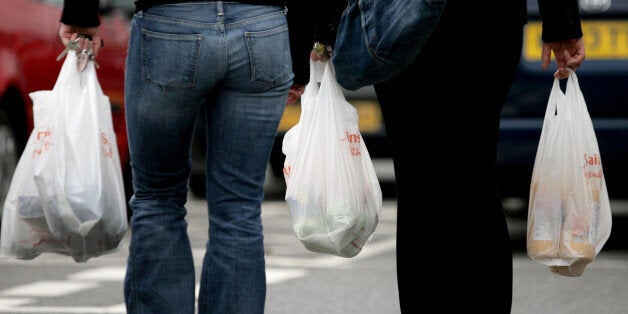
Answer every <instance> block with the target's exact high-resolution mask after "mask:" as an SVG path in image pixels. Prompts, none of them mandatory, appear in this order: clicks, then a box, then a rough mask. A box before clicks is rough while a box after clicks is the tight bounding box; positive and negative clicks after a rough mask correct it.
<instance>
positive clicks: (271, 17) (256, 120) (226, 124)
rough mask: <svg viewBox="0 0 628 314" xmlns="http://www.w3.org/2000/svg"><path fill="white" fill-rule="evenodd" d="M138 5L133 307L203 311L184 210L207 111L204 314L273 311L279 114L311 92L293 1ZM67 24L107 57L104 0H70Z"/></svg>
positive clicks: (132, 52)
mask: <svg viewBox="0 0 628 314" xmlns="http://www.w3.org/2000/svg"><path fill="white" fill-rule="evenodd" d="M135 4H136V11H135V14H134V16H133V18H132V21H131V28H130V39H129V46H128V56H127V59H126V73H125V108H126V109H125V110H126V123H127V130H128V139H129V149H130V157H131V166H132V176H133V190H134V194H133V196H132V197H131V199H130V202H129V203H130V207H131V209H132V216H131V218H130V226H131V242H130V248H129V256H128V265H127V271H126V278H125V282H124V295H125V302H126V306H127V311H128V313H168V314H171V313H177V314H186V313H190V314H192V313H194V312H195V268H194V263H193V257H192V250H191V247H190V241H189V238H188V234H187V223H186V220H185V216H186V209H185V207H184V205H185V204H186V201H187V196H188V177H189V175H190V164H191V143H192V136H193V131H194V124H195V121H196V118H197V116H198V115H199V113H200V112H205V113H206V119H205V120H206V121H207V124H206V130H207V152H206V153H207V155H206V160H207V164H206V177H207V206H208V212H209V214H208V217H209V231H208V238H209V239H208V241H207V245H206V253H205V256H204V259H203V264H202V273H201V276H200V278H201V282H200V292H199V295H198V305H197V306H198V312H199V313H242V314H255V313H263V312H264V304H265V297H266V277H265V260H264V246H263V234H262V223H261V203H262V200H263V196H264V191H263V186H264V181H265V175H266V170H267V166H268V161H269V158H270V152H271V148H272V145H273V143H274V141H275V137H276V134H277V128H278V125H279V120H280V119H281V117H282V114H283V111H284V108H285V106H286V103H287V102H293V101H295V100H296V99H295V97H297V98H298V95H300V92H301V91H300V90H299V88H295V87H293V78H294V76H295V74H294V73H293V68H292V59H291V48H290V41H289V32H288V24H287V16H286V15H287V12H288V10H287V7H286V5H287V3H286V1H284V0H235V1H229V2H226V1H225V2H223V1H190V0H188V1H177V0H139V1H136V2H135ZM61 23H62V24H61V27H60V29H59V35H60V37H61V40H62V42H63V43H64V44H67V43H68V42H69V40H71V39H72V38H75V37H76V36H77V34H89V35H92V40H93V43H96V45H95V47H94V50H95V54H98V50H100V51H101V52H100V53H102V49H101V48H100V46H99V45H98V42H100V39H101V34H100V32H99V28H98V26H99V24H100V23H99V15H98V0H90V1H86V0H65V2H64V9H63V12H62V16H61ZM97 49H98V50H97ZM105 49H106V48H105ZM299 76H300V77H305V75H299ZM291 87H292V88H293V93H291V95H295V96H294V97H291V98H290V99H288V94H289V91H290V89H291ZM297 87H298V86H297ZM202 108H203V109H204V110H201V109H202Z"/></svg>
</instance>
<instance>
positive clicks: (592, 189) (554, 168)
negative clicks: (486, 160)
mask: <svg viewBox="0 0 628 314" xmlns="http://www.w3.org/2000/svg"><path fill="white" fill-rule="evenodd" d="M550 101H554V102H555V103H556V112H555V113H554V112H552V111H551V110H548V112H546V122H545V123H544V125H543V131H542V135H541V140H540V142H539V149H538V151H537V158H536V160H535V165H534V170H533V176H532V183H531V190H530V208H529V212H528V242H527V243H528V255H530V257H531V258H532V259H534V260H536V261H538V262H541V263H543V264H545V265H547V266H548V267H549V269H550V270H551V271H552V272H554V273H557V274H559V275H563V276H570V277H577V276H580V275H582V273H583V271H584V269H585V267H586V265H588V264H589V263H590V262H591V261H593V259H594V257H595V256H596V255H597V254H598V253H599V252H600V250H601V249H602V247H603V245H604V244H605V242H606V241H607V239H608V238H609V236H610V229H611V209H610V202H609V198H608V193H607V189H606V182H605V179H604V174H603V170H602V162H601V160H602V159H601V156H600V152H599V148H598V144H597V139H596V136H595V131H594V128H593V123H592V121H591V117H590V116H589V113H588V110H587V107H586V102H585V99H584V96H583V94H582V92H581V90H580V87H579V84H578V80H577V77H576V74H575V72H574V71H570V75H569V77H568V81H567V84H566V89H565V93H563V92H562V90H560V88H559V86H558V79H555V80H554V86H553V88H552V92H551V95H550ZM551 105H552V104H548V108H549V107H550V106H551ZM548 121H549V122H550V123H549V124H548V123H547V122H548ZM542 146H544V147H542Z"/></svg>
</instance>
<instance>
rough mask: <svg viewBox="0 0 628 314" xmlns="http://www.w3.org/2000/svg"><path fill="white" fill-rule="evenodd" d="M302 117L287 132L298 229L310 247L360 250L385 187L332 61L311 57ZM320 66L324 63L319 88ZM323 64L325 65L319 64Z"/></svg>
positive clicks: (289, 196) (287, 170)
mask: <svg viewBox="0 0 628 314" xmlns="http://www.w3.org/2000/svg"><path fill="white" fill-rule="evenodd" d="M310 62H311V64H310V82H309V83H308V85H307V86H306V88H305V91H304V93H303V95H302V97H301V117H300V119H299V122H298V123H297V124H296V125H295V126H294V127H292V128H291V129H290V130H288V132H287V133H286V134H285V135H284V140H283V146H282V150H283V153H284V154H285V155H286V161H285V164H284V175H285V180H286V196H285V199H286V202H287V204H288V207H289V209H290V215H291V219H292V225H293V230H294V232H295V234H296V236H297V238H298V239H299V240H300V241H301V243H302V244H303V245H304V246H305V247H306V248H307V249H308V250H310V251H313V252H319V253H328V254H333V255H338V256H342V257H353V256H355V255H357V254H358V253H359V252H360V251H361V250H362V248H363V246H364V245H365V243H366V242H367V241H368V240H370V239H371V238H372V235H373V233H374V231H375V227H376V226H377V223H378V219H379V214H380V210H381V207H382V192H381V188H380V186H379V181H378V179H377V175H376V173H375V169H374V168H373V163H372V161H371V158H370V156H369V153H368V151H367V148H366V145H365V144H364V140H363V139H362V136H361V134H360V130H359V128H358V113H357V111H356V109H355V108H354V107H353V106H352V105H351V104H350V103H349V102H347V101H346V99H345V97H344V94H343V92H342V89H341V87H340V85H338V83H337V82H336V79H335V76H334V69H333V66H332V63H331V62H330V61H328V62H326V63H324V64H323V63H321V62H320V61H316V62H314V61H310ZM316 66H319V67H324V71H323V74H322V79H321V80H320V87H319V85H318V82H317V79H316V77H317V75H316V73H317V69H316ZM319 69H320V68H319Z"/></svg>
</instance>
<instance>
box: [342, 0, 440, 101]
mask: <svg viewBox="0 0 628 314" xmlns="http://www.w3.org/2000/svg"><path fill="white" fill-rule="evenodd" d="M444 8H445V0H349V4H348V6H347V8H346V9H345V11H344V12H343V14H342V16H341V18H340V23H339V26H338V31H337V33H336V43H335V46H334V53H333V54H332V61H333V63H334V68H335V70H336V79H337V80H338V83H339V84H340V85H341V86H342V87H344V88H346V89H348V90H356V89H358V88H360V87H363V86H369V85H373V84H375V83H379V82H382V81H384V80H387V79H389V78H391V77H392V76H394V75H396V74H397V73H399V72H400V71H401V70H403V69H404V68H405V67H407V66H408V65H410V63H411V62H412V61H413V60H414V58H415V57H416V56H417V55H418V53H419V51H420V50H421V47H422V46H423V43H425V41H426V40H427V38H428V37H429V36H430V34H431V33H432V31H433V30H434V27H435V26H436V23H437V22H438V20H439V19H440V16H441V15H442V12H443V9H444Z"/></svg>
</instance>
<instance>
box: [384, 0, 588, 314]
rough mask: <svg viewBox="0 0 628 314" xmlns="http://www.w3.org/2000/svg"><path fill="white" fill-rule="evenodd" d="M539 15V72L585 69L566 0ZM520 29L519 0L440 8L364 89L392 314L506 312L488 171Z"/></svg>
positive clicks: (507, 277) (507, 270) (509, 283)
mask: <svg viewBox="0 0 628 314" xmlns="http://www.w3.org/2000/svg"><path fill="white" fill-rule="evenodd" d="M539 5H540V13H541V15H542V21H543V35H542V36H543V41H544V48H543V49H544V51H543V64H542V66H543V68H548V67H549V65H550V61H551V58H550V56H551V54H550V49H551V50H552V51H553V53H554V56H555V60H556V66H557V68H558V70H557V71H556V72H555V73H554V75H555V77H558V78H566V77H567V76H568V71H567V69H566V68H567V67H569V68H572V69H574V70H575V69H576V68H577V67H578V66H579V65H580V64H581V62H582V61H583V60H584V45H583V41H582V32H581V27H580V18H579V13H578V3H577V0H539ZM526 20H527V17H526V2H525V0H486V1H467V0H459V1H458V0H450V1H447V3H446V6H445V9H444V12H443V14H442V16H441V19H440V20H439V22H438V24H437V26H436V28H435V30H434V31H433V33H432V34H431V36H430V38H429V39H428V40H427V42H426V43H425V45H424V46H423V47H422V50H421V52H420V54H419V55H418V56H417V57H416V59H415V60H414V62H413V63H412V65H411V66H409V67H408V68H406V69H405V70H404V71H403V72H402V73H400V74H399V75H398V76H396V77H394V78H392V79H390V80H388V81H385V82H383V83H380V84H376V85H375V86H374V87H375V91H376V94H377V97H378V100H379V103H380V106H381V110H382V114H383V119H384V124H385V127H386V132H387V135H388V138H389V141H390V143H391V152H392V157H393V162H394V166H395V167H394V168H395V176H396V185H397V208H398V211H397V272H398V273H397V275H398V284H399V298H400V305H401V311H402V313H429V311H427V312H426V309H430V308H436V309H438V311H436V312H438V313H467V312H469V313H470V312H473V313H489V314H490V313H510V311H511V305H512V293H513V289H512V288H513V265H512V248H511V242H510V237H509V233H508V226H507V223H506V218H505V215H504V212H503V209H502V206H501V203H500V198H499V193H498V190H497V186H496V183H495V179H494V169H493V167H494V163H495V160H496V155H497V143H498V135H499V123H500V112H501V108H502V104H503V103H504V101H505V99H506V96H507V94H508V92H509V89H510V87H511V84H512V83H513V80H514V77H515V73H516V70H517V66H518V64H519V60H520V56H521V49H522V41H523V26H524V24H525V23H526ZM548 75H549V74H548ZM419 287H420V288H421V289H419ZM419 290H420V291H421V292H419Z"/></svg>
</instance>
